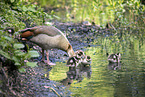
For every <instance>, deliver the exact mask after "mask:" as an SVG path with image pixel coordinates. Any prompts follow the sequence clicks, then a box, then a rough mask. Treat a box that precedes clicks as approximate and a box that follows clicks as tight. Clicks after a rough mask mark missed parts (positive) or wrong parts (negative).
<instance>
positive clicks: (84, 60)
mask: <svg viewBox="0 0 145 97" xmlns="http://www.w3.org/2000/svg"><path fill="white" fill-rule="evenodd" d="M91 61H92V59H91V57H90V56H88V55H86V56H85V58H84V59H83V60H82V62H81V63H82V64H83V65H90V64H91Z"/></svg>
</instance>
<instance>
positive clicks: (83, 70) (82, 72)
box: [60, 63, 92, 86]
mask: <svg viewBox="0 0 145 97" xmlns="http://www.w3.org/2000/svg"><path fill="white" fill-rule="evenodd" d="M91 73H92V71H91V66H90V64H83V63H82V64H79V65H78V66H77V67H69V71H67V72H66V74H67V77H66V78H65V79H63V80H62V81H60V82H61V83H62V84H63V85H65V86H70V85H71V84H72V83H73V80H77V83H78V82H81V81H82V80H83V79H84V77H86V78H89V79H90V78H91Z"/></svg>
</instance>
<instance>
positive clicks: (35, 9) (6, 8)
mask: <svg viewBox="0 0 145 97" xmlns="http://www.w3.org/2000/svg"><path fill="white" fill-rule="evenodd" d="M11 3H12V4H11V5H9V4H8V3H5V2H4V1H0V10H1V12H0V24H1V26H0V56H3V57H5V58H6V59H10V60H11V61H13V62H14V63H15V65H16V66H17V67H18V69H19V71H20V72H24V71H25V69H24V68H23V66H25V64H26V66H30V67H34V66H36V64H37V62H29V61H27V62H26V61H25V62H26V63H25V62H24V60H29V59H30V58H32V57H39V53H38V52H37V51H35V50H28V52H24V51H22V49H23V48H24V47H25V46H24V45H23V44H22V43H20V42H18V40H17V39H16V38H18V35H19V34H20V33H18V32H15V33H14V34H13V35H12V34H10V33H7V32H5V31H3V30H4V29H5V28H7V27H13V28H14V29H15V31H18V30H21V29H24V28H26V27H31V26H35V25H43V24H44V22H45V20H46V19H47V20H49V19H52V17H51V16H50V15H48V14H47V13H45V12H44V11H43V9H42V8H41V7H39V6H37V5H35V4H31V3H30V2H23V1H19V0H18V1H16V2H15V3H14V4H13V0H11Z"/></svg>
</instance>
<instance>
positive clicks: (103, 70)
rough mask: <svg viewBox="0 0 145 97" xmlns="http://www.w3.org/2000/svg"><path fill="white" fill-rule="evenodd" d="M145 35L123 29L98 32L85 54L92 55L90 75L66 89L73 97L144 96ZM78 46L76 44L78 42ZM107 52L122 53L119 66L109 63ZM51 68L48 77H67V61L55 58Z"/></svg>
mask: <svg viewBox="0 0 145 97" xmlns="http://www.w3.org/2000/svg"><path fill="white" fill-rule="evenodd" d="M142 35H143V34H142ZM144 41H145V38H144V35H143V36H142V37H138V36H137V34H136V33H135V34H126V33H123V34H122V36H121V37H120V35H119V34H117V35H113V36H109V35H108V36H106V35H103V36H98V37H97V38H96V39H95V40H94V42H91V44H94V45H95V46H93V47H84V48H86V50H85V54H86V55H90V56H91V58H92V63H91V71H92V73H91V78H90V79H89V78H87V77H84V79H83V80H82V81H81V82H78V81H77V80H73V82H72V84H71V85H67V87H68V89H69V90H70V91H71V92H72V96H75V97H80V96H81V97H145V42H144ZM78 46H79V45H78ZM106 52H109V53H117V52H120V53H121V63H120V65H119V66H120V67H119V68H116V69H113V67H109V66H110V65H109V62H108V61H107V56H106ZM56 64H57V65H56V66H54V67H53V69H52V70H51V71H50V79H51V80H55V81H61V80H63V79H65V78H67V75H66V72H67V71H68V67H66V66H65V65H66V63H61V62H58V63H56Z"/></svg>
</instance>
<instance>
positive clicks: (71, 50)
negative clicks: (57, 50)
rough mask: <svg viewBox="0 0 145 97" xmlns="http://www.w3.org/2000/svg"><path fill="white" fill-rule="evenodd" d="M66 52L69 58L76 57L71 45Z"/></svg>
mask: <svg viewBox="0 0 145 97" xmlns="http://www.w3.org/2000/svg"><path fill="white" fill-rule="evenodd" d="M66 52H67V53H68V56H69V57H72V56H74V55H75V53H74V50H73V48H72V46H71V45H70V44H69V46H68V48H67V50H66Z"/></svg>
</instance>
